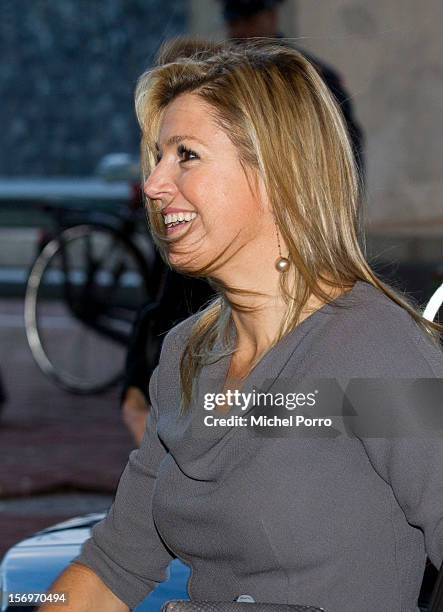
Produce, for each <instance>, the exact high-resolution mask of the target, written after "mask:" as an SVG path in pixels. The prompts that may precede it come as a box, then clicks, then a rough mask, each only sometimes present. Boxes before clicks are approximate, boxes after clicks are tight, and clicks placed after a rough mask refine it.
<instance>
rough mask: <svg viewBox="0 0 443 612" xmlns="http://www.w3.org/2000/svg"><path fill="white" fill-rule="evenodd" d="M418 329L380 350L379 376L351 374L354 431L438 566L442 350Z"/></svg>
mask: <svg viewBox="0 0 443 612" xmlns="http://www.w3.org/2000/svg"><path fill="white" fill-rule="evenodd" d="M411 329H412V332H411V331H410V330H411ZM414 329H415V328H409V329H408V328H403V329H399V330H397V331H398V333H396V335H395V336H394V334H392V336H391V338H390V339H391V341H392V342H391V344H395V346H394V348H388V349H386V351H385V354H383V355H382V354H379V355H378V358H377V367H376V369H374V368H373V374H375V373H377V374H378V378H366V379H363V378H361V379H354V380H352V381H350V382H349V386H348V388H347V390H346V395H347V398H348V400H349V401H350V403H351V405H352V407H353V408H354V416H353V419H354V421H355V423H356V424H358V425H357V426H358V431H355V430H354V431H355V433H356V436H357V438H358V439H359V440H360V441H361V443H362V444H363V447H364V449H365V451H366V454H367V456H368V459H369V461H370V463H371V465H372V467H373V468H374V469H375V471H376V472H377V473H378V475H379V476H380V477H381V478H382V479H383V480H384V481H385V482H386V483H387V484H388V485H389V486H390V487H391V489H392V492H393V495H394V497H395V499H396V500H397V502H398V504H399V506H400V507H401V508H402V510H403V512H404V515H405V517H406V520H407V521H408V523H409V524H410V525H412V526H414V527H417V528H419V529H420V530H421V531H422V532H423V535H424V543H425V548H426V552H427V555H428V557H429V558H430V560H431V561H432V563H433V565H435V567H437V568H439V567H440V565H441V563H442V560H443V403H442V398H443V353H442V352H441V350H438V349H437V348H435V347H433V346H431V344H430V343H429V342H428V341H425V339H424V336H423V335H422V334H419V333H418V331H417V330H415V331H414ZM400 332H402V333H400ZM386 334H389V330H387V331H386ZM411 338H412V340H413V343H411V341H410V340H411ZM377 370H378V371H377Z"/></svg>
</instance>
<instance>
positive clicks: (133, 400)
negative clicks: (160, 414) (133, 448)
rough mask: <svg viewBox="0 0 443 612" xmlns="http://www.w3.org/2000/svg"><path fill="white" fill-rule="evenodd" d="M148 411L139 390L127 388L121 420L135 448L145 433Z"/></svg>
mask: <svg viewBox="0 0 443 612" xmlns="http://www.w3.org/2000/svg"><path fill="white" fill-rule="evenodd" d="M149 410H150V405H149V403H148V401H147V399H146V397H145V396H144V394H143V393H142V392H141V391H140V389H138V388H137V387H129V388H128V390H127V392H126V395H125V397H124V399H123V404H122V418H123V422H124V423H125V425H126V427H127V428H128V429H129V431H130V432H131V434H132V436H133V438H134V440H135V442H136V444H137V446H140V443H141V441H142V438H143V434H144V433H145V429H146V420H147V418H148V414H149Z"/></svg>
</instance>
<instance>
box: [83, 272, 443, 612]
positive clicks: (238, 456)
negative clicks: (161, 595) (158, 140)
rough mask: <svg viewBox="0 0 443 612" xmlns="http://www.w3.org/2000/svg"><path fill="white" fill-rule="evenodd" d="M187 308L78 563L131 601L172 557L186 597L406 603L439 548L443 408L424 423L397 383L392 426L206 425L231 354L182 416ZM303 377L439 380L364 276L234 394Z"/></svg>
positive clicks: (356, 605) (428, 351) (387, 607)
mask: <svg viewBox="0 0 443 612" xmlns="http://www.w3.org/2000/svg"><path fill="white" fill-rule="evenodd" d="M340 305H341V306H342V308H338V307H337V306H340ZM196 316H198V315H194V316H193V317H191V318H189V319H187V320H186V321H184V322H183V323H181V324H180V325H178V326H177V327H175V328H174V329H173V330H172V331H171V332H170V333H169V334H168V336H167V337H166V339H165V342H164V345H163V350H162V354H161V358H160V363H159V366H158V367H157V368H156V370H155V372H154V374H153V376H152V378H151V382H150V395H151V400H152V411H151V416H150V420H149V423H148V427H147V431H146V433H145V436H144V439H143V442H142V445H141V448H140V449H139V450H135V451H133V452H132V453H131V454H130V457H129V461H128V464H127V466H126V468H125V470H124V472H123V475H122V477H121V480H120V483H119V486H118V490H117V494H116V497H115V501H114V504H113V506H112V507H111V509H110V511H109V513H108V516H107V517H106V518H105V519H104V520H103V521H102V522H101V523H99V524H97V525H96V526H95V527H94V529H93V533H92V537H91V538H90V539H89V540H88V541H87V542H86V543H85V544H84V546H83V549H82V552H81V554H80V556H79V557H77V558H76V559H75V561H76V562H79V563H83V564H85V565H87V566H89V567H90V568H92V569H93V570H94V571H95V572H96V573H97V574H98V575H99V576H100V577H101V578H102V580H103V581H104V582H105V583H106V584H107V585H108V586H109V588H110V589H111V590H112V591H113V592H114V593H115V594H116V595H117V596H118V597H119V598H120V599H121V600H123V601H124V602H126V603H127V605H128V606H130V607H131V608H133V607H135V606H136V605H137V604H138V603H139V602H140V601H142V600H143V598H144V597H145V596H146V595H147V594H148V593H149V592H151V591H152V590H153V589H154V588H155V587H156V586H157V584H158V583H159V582H162V581H163V580H164V579H165V577H166V568H167V566H168V564H169V562H170V561H171V559H173V558H174V557H175V556H176V557H178V558H180V559H182V560H183V561H184V562H185V563H186V564H188V565H190V566H191V568H192V576H191V579H190V582H189V594H190V597H191V598H192V599H206V600H213V601H215V600H223V601H232V600H233V599H234V598H236V597H237V596H238V595H240V594H249V595H252V596H253V597H254V599H255V600H256V601H258V602H274V603H300V604H309V605H313V606H319V607H323V608H324V609H325V610H326V611H327V612H400V611H401V612H415V611H416V610H417V609H418V608H417V597H418V592H419V588H420V584H421V580H422V576H423V571H424V566H425V559H426V555H428V556H429V557H430V559H431V560H432V562H433V563H434V565H436V566H438V567H439V565H440V563H441V561H442V558H443V438H442V434H443V431H442V429H441V428H442V427H443V425H442V419H441V418H440V419H439V420H438V418H437V422H436V423H435V424H434V429H433V430H432V429H430V428H429V427H426V424H423V426H422V415H421V412H420V410H421V407H420V405H418V403H417V396H416V395H415V396H414V395H413V394H409V393H401V394H400V395H401V397H400V396H398V397H397V395H396V394H395V393H394V394H392V397H391V398H390V400H391V404H390V408H392V410H393V413H392V414H393V415H395V418H394V419H393V420H392V419H391V421H390V429H389V435H387V436H386V437H383V435H380V433H381V430H380V427H379V429H377V427H376V428H375V435H374V432H372V433H370V432H366V431H365V429H364V427H363V429H362V430H361V431H360V432H359V433H357V434H355V435H349V428H348V429H347V430H345V431H344V432H343V431H341V430H340V426H338V427H336V428H335V429H334V433H333V435H322V434H319V435H302V434H301V433H300V434H299V435H297V433H295V434H293V433H291V434H290V435H287V436H280V435H277V436H274V435H254V433H253V432H251V429H250V428H243V427H220V428H212V429H211V430H210V432H209V433H205V432H204V431H203V430H202V427H200V425H201V423H200V420H201V418H202V417H201V415H202V414H203V410H202V402H203V395H202V394H203V393H204V392H207V391H208V389H209V390H212V391H216V390H221V389H222V387H223V380H224V376H225V375H226V373H227V370H228V366H229V357H224V358H221V359H220V360H219V361H217V362H216V363H214V364H212V365H210V366H207V367H206V368H204V370H203V372H202V375H201V384H199V393H198V394H197V400H196V401H195V402H194V404H193V406H192V409H191V411H190V412H189V413H188V414H187V415H186V416H184V417H181V418H179V417H178V407H179V404H180V385H179V361H180V355H181V352H182V350H183V347H184V344H185V342H186V338H187V336H188V334H189V332H190V329H191V327H192V324H193V323H194V322H195V320H196ZM306 377H309V378H316V377H317V378H318V379H322V380H323V379H334V380H337V381H340V385H346V383H347V381H349V379H359V378H368V379H386V380H389V379H392V380H394V379H418V378H420V379H432V380H431V382H432V381H434V382H437V383H438V384H440V383H441V382H442V379H443V358H442V352H441V351H440V350H439V349H438V348H437V347H436V346H434V345H433V344H432V343H431V341H430V340H429V339H428V338H427V336H426V335H425V334H424V333H423V332H422V331H421V330H420V329H419V328H418V327H417V325H416V324H415V322H414V321H413V319H412V318H411V317H410V315H409V314H408V313H407V312H406V311H404V310H403V309H402V308H400V307H399V306H397V305H396V304H395V303H393V302H392V301H391V300H389V299H388V298H387V297H386V296H385V295H384V294H382V293H381V292H379V291H378V290H377V289H375V288H374V287H372V286H371V285H369V284H368V283H365V282H361V281H359V282H357V283H356V284H355V286H354V288H353V289H352V290H351V291H350V292H349V293H347V294H345V295H344V296H342V297H341V298H339V299H338V300H336V301H335V302H334V303H333V304H328V305H325V306H323V307H322V308H321V309H319V310H317V311H316V312H315V313H314V314H312V315H311V316H310V317H308V318H307V319H305V320H304V321H303V322H302V323H301V324H300V325H299V326H298V327H297V328H296V329H295V330H294V331H293V332H291V333H290V334H288V335H287V336H286V337H285V338H283V340H281V341H280V342H279V343H278V344H277V345H276V346H275V347H274V348H273V349H271V350H270V351H269V352H268V353H267V354H266V355H265V356H264V357H263V359H262V360H261V361H260V363H259V364H258V365H257V366H256V367H255V369H254V370H253V371H252V372H251V374H250V375H249V376H248V378H247V380H246V381H245V384H244V386H243V388H242V391H244V392H248V391H252V390H254V389H261V388H262V384H263V381H265V380H266V381H278V380H285V381H286V382H287V381H288V380H289V381H291V380H293V381H297V380H301V379H303V378H306ZM271 384H272V383H271ZM294 384H295V383H294ZM433 389H434V390H435V385H434V387H433ZM440 389H441V385H440ZM434 398H435V396H434ZM331 401H332V395H331ZM363 403H364V402H363ZM434 403H435V401H434ZM434 408H435V406H434ZM365 409H367V407H366V408H365ZM236 411H237V407H236V408H234V409H233V413H235V412H236ZM237 414H242V415H244V416H246V415H247V411H244V410H243V411H242V410H239V411H237ZM351 414H352V411H351ZM437 416H440V415H439V414H437ZM434 417H435V415H434ZM199 419H200V420H199ZM349 421H350V422H351V423H352V418H351V419H350V420H349ZM423 423H424V421H423ZM397 426H398V432H403V434H404V432H405V431H406V430H408V432H409V431H412V430H413V431H414V432H415V433H414V434H413V435H409V434H408V435H406V436H405V435H403V434H400V435H398V432H397V429H396V428H397ZM439 427H440V431H439V430H438V428H439ZM207 429H208V428H207ZM379 430H380V431H379ZM396 432H397V433H396Z"/></svg>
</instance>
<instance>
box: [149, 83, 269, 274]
mask: <svg viewBox="0 0 443 612" xmlns="http://www.w3.org/2000/svg"><path fill="white" fill-rule="evenodd" d="M210 110H211V107H209V106H208V105H207V104H206V103H205V102H204V101H203V100H202V99H201V98H199V97H198V96H197V95H195V94H182V95H180V96H178V97H177V98H176V99H174V100H173V101H172V102H171V103H170V104H169V105H168V106H167V108H166V110H165V112H164V115H163V120H162V123H161V126H160V132H159V140H158V143H157V144H158V163H157V165H156V167H155V168H154V170H153V171H152V173H151V175H150V176H149V178H148V180H147V181H146V183H145V185H144V191H145V193H146V195H147V196H148V197H149V198H151V199H153V200H156V201H157V205H158V208H159V209H160V210H161V214H162V218H163V219H164V220H165V221H166V222H168V225H167V226H166V227H167V235H168V236H170V237H171V238H173V242H171V244H170V245H169V246H168V257H169V261H170V263H171V265H172V266H173V267H175V268H177V269H179V270H183V271H186V270H189V271H192V270H198V269H200V268H202V267H203V266H204V265H206V264H207V263H209V262H210V261H212V260H213V259H214V258H215V257H216V256H217V255H219V254H221V253H222V251H223V250H224V249H226V248H227V251H226V253H225V254H224V255H223V257H222V261H223V262H225V263H224V264H223V265H225V266H226V265H227V266H230V267H231V268H232V266H235V265H237V266H238V265H242V263H243V262H244V261H247V260H249V261H253V260H254V257H255V256H256V255H257V254H258V252H259V251H260V249H261V245H262V244H263V240H264V239H265V236H264V235H263V234H264V232H265V233H266V234H267V235H268V236H269V227H270V226H269V222H270V220H271V219H272V214H271V212H270V207H269V205H268V203H267V198H266V196H265V195H264V189H263V185H262V182H261V181H259V187H260V189H259V191H260V194H261V195H260V200H259V199H257V197H256V196H255V195H254V194H253V193H252V192H251V188H250V186H249V184H248V180H247V178H246V176H245V173H244V170H243V167H242V166H241V164H240V161H239V158H238V153H237V149H236V148H235V147H234V145H233V144H232V142H231V141H230V139H229V138H228V136H227V135H226V133H225V132H224V131H223V130H222V129H221V128H220V127H218V126H217V125H216V123H215V121H214V119H213V118H212V117H211V114H210ZM171 215H177V216H175V217H174V216H171ZM186 219H188V220H186ZM180 220H181V223H179V221H180ZM171 222H172V223H171ZM174 223H175V225H174ZM237 249H239V250H238V252H237V253H236V255H235V256H233V258H232V260H230V261H229V262H226V261H225V260H226V256H228V255H230V254H232V253H234V252H235V251H237ZM245 258H246V259H245ZM223 265H222V267H223ZM222 267H221V268H220V269H222ZM215 276H216V277H217V276H218V275H217V274H215Z"/></svg>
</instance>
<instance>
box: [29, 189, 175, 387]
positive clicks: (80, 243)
mask: <svg viewBox="0 0 443 612" xmlns="http://www.w3.org/2000/svg"><path fill="white" fill-rule="evenodd" d="M138 195H140V194H138ZM40 208H41V209H42V210H43V211H44V212H46V213H47V214H49V215H50V217H51V218H52V221H53V223H54V226H55V229H54V231H53V232H52V233H51V235H50V236H49V238H47V239H45V241H44V244H43V245H41V249H40V252H39V253H38V255H37V257H36V259H35V261H34V263H33V264H32V266H31V269H30V272H29V276H28V281H27V286H26V294H25V328H26V335H27V339H28V343H29V346H30V349H31V352H32V355H33V357H34V359H35V361H36V363H37V365H38V366H39V368H40V369H41V370H42V372H43V373H44V374H45V375H47V376H48V377H49V378H50V379H51V380H52V381H53V382H54V383H56V384H57V385H58V386H59V387H61V388H63V389H65V390H66V391H69V392H71V393H76V394H93V393H101V392H103V391H105V390H107V389H109V388H110V387H112V386H114V385H115V384H117V383H118V382H119V381H120V380H121V379H122V377H123V372H124V362H125V356H126V349H127V346H128V343H129V339H130V335H131V331H132V326H133V323H134V320H135V317H136V313H137V311H138V309H139V308H140V306H141V305H142V304H146V303H149V302H151V303H153V304H154V303H156V301H157V300H158V298H159V295H160V293H161V291H162V280H163V278H164V273H165V267H164V266H163V265H162V264H161V262H160V260H159V256H158V254H157V253H156V251H155V250H154V248H153V245H152V242H151V241H149V242H147V245H148V254H145V253H143V252H142V250H141V248H140V247H139V245H138V244H137V241H136V233H137V232H136V229H137V226H138V224H139V221H140V220H141V218H143V220H144V221H145V219H144V216H143V215H142V214H141V212H142V200H141V197H138V196H137V194H136V196H135V197H134V198H133V201H132V203H131V205H130V206H129V207H128V206H126V207H124V208H122V209H119V210H116V211H113V212H112V213H110V212H106V213H103V212H91V211H90V210H88V209H87V208H84V207H83V208H81V207H76V208H73V207H66V206H63V207H62V206H59V205H55V204H51V203H47V202H44V203H41V204H40ZM146 237H147V238H149V236H148V232H147V231H146Z"/></svg>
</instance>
